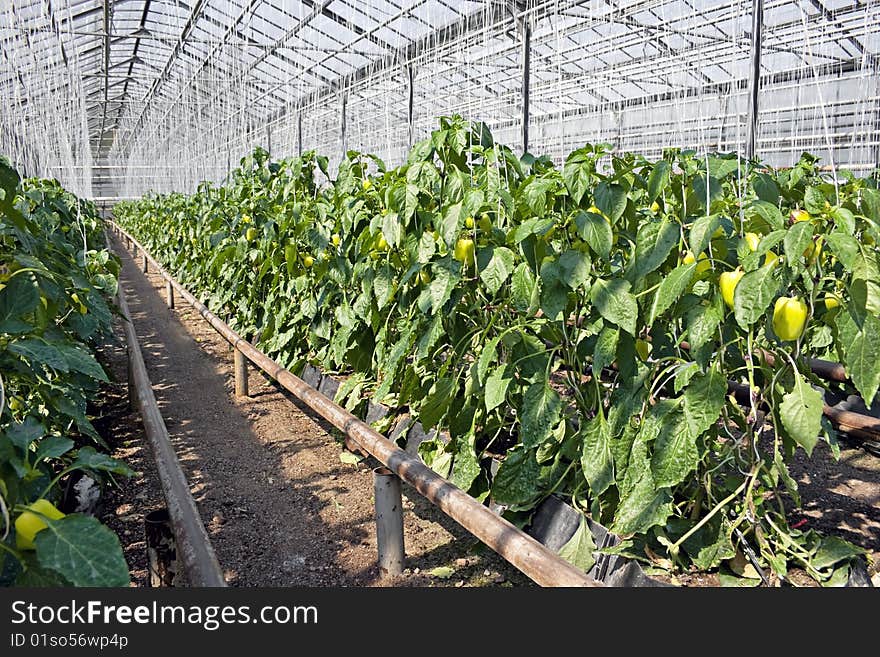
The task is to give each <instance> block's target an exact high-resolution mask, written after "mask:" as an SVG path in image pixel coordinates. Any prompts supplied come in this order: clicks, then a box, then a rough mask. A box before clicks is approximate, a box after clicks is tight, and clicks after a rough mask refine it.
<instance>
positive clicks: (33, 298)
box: [0, 273, 40, 333]
mask: <svg viewBox="0 0 880 657" xmlns="http://www.w3.org/2000/svg"><path fill="white" fill-rule="evenodd" d="M39 304H40V293H39V291H38V288H37V280H36V278H34V277H33V275H32V274H30V273H27V274H17V275H15V276H13V277H12V278H10V279H9V281H7V283H6V287H4V288H3V289H2V290H0V333H24V332H26V331H30V330H31V324H30V323H29V322H25V321H22V320H23V318H24V317H25V315H27V314H29V313H31V312H33V311H34V310H35V309H36V307H37V306H38V305H39Z"/></svg>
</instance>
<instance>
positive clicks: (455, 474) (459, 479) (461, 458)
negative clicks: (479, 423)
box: [449, 432, 481, 491]
mask: <svg viewBox="0 0 880 657" xmlns="http://www.w3.org/2000/svg"><path fill="white" fill-rule="evenodd" d="M457 440H458V443H457V446H458V449H456V450H455V460H454V461H453V464H452V475H451V476H450V478H449V480H450V481H451V482H452V483H453V484H455V485H456V486H458V487H459V488H461V489H462V490H463V491H467V490H468V489H470V487H471V485H472V484H473V483H474V480H475V479H476V478H477V477H479V476H480V472H481V469H480V460H479V458H478V457H477V453H476V449H475V446H474V445H475V438H474V434H473V433H472V432H471V433H469V434H468V435H467V437H466V438H458V439H457Z"/></svg>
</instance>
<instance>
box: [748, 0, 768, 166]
mask: <svg viewBox="0 0 880 657" xmlns="http://www.w3.org/2000/svg"><path fill="white" fill-rule="evenodd" d="M763 27H764V0H752V35H751V37H752V47H751V65H750V68H749V113H748V136H747V138H746V159H748V160H752V159H754V158H755V142H756V141H757V139H758V110H759V108H758V98H759V96H760V92H761V32H762V31H763Z"/></svg>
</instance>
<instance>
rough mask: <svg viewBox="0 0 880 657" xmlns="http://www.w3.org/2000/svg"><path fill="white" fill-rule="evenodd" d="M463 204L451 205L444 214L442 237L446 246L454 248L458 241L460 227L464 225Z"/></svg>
mask: <svg viewBox="0 0 880 657" xmlns="http://www.w3.org/2000/svg"><path fill="white" fill-rule="evenodd" d="M461 213H462V204H461V203H456V204H454V205H450V206H449V207H447V208H446V210H445V211H444V212H443V219H442V220H441V222H440V227H439V228H440V235H441V236H442V237H443V241H444V242H446V246H448V247H452V246H453V245H454V244H455V241H456V240H457V239H458V233H459V226H461V224H462V218H461Z"/></svg>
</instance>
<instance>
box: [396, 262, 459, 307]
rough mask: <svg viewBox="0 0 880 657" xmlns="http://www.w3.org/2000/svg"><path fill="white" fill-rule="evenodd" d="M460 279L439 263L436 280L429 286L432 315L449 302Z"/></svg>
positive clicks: (435, 270) (436, 266)
mask: <svg viewBox="0 0 880 657" xmlns="http://www.w3.org/2000/svg"><path fill="white" fill-rule="evenodd" d="M459 279H460V276H459V274H458V273H456V272H455V271H453V270H452V269H451V268H450V266H449V265H448V264H447V265H446V266H441V265H440V263H437V264H436V265H435V266H434V278H433V280H432V281H431V283H430V285H429V286H428V292H429V294H430V298H431V313H432V314H437V313H439V312H440V311H441V310H442V308H443V306H444V305H445V304H446V302H447V301H449V298H450V297H451V296H452V291H453V290H454V289H455V286H456V285H457V284H458V281H459ZM380 310H381V308H380Z"/></svg>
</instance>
